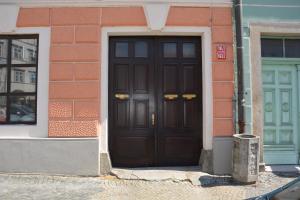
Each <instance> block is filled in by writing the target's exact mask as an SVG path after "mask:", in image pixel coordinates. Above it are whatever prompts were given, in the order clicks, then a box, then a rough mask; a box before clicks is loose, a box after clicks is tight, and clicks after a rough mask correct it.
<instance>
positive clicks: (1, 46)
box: [0, 42, 4, 57]
mask: <svg viewBox="0 0 300 200" xmlns="http://www.w3.org/2000/svg"><path fill="white" fill-rule="evenodd" d="M3 51H4V42H0V57H3Z"/></svg>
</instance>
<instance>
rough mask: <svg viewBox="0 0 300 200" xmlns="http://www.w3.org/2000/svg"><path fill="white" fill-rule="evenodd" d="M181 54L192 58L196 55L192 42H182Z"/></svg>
mask: <svg viewBox="0 0 300 200" xmlns="http://www.w3.org/2000/svg"><path fill="white" fill-rule="evenodd" d="M182 56H183V57H184V58H194V57H195V56H196V48H195V44H194V43H183V45H182Z"/></svg>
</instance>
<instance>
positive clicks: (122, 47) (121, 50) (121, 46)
mask: <svg viewBox="0 0 300 200" xmlns="http://www.w3.org/2000/svg"><path fill="white" fill-rule="evenodd" d="M115 51H116V52H115V55H116V57H128V43H127V42H117V43H116V50H115Z"/></svg>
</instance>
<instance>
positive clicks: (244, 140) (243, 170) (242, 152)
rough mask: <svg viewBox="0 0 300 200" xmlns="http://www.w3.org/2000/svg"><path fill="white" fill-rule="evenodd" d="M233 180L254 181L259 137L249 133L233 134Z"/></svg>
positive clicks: (256, 174)
mask: <svg viewBox="0 0 300 200" xmlns="http://www.w3.org/2000/svg"><path fill="white" fill-rule="evenodd" d="M233 142H234V144H233V172H232V176H233V178H234V180H236V181H238V182H241V183H254V182H256V181H257V180H258V172H259V137H258V136H255V135H249V134H236V135H234V136H233Z"/></svg>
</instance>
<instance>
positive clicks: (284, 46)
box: [260, 35, 300, 59]
mask: <svg viewBox="0 0 300 200" xmlns="http://www.w3.org/2000/svg"><path fill="white" fill-rule="evenodd" d="M263 39H275V40H282V48H283V52H282V56H281V57H278V56H275V57H268V56H263V55H262V46H261V52H260V56H261V57H262V58H272V59H299V58H300V57H286V45H285V42H286V40H293V39H294V40H300V37H299V36H281V35H277V36H270V35H262V36H261V37H260V44H261V45H262V40H263Z"/></svg>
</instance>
